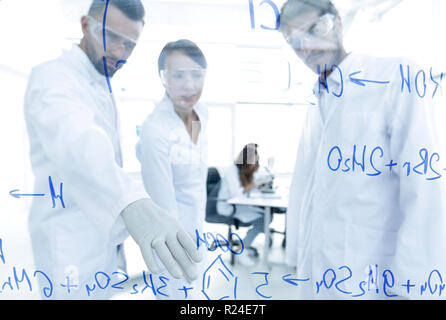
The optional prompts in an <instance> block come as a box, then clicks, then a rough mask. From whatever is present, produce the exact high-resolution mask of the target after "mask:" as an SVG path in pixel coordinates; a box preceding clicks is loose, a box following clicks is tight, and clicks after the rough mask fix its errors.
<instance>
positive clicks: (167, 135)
mask: <svg viewBox="0 0 446 320" xmlns="http://www.w3.org/2000/svg"><path fill="white" fill-rule="evenodd" d="M194 111H195V113H196V114H197V116H198V118H199V119H200V125H201V128H200V133H199V136H198V140H197V143H196V144H195V143H193V141H192V139H191V138H190V136H189V134H188V132H187V130H186V126H185V124H184V122H183V121H182V120H181V118H180V117H179V116H178V114H177V113H176V112H175V110H174V107H173V104H172V102H171V100H170V98H168V96H167V95H166V96H164V98H163V99H162V100H161V101H160V102H159V103H158V104H157V105H156V108H155V110H154V111H153V112H152V113H151V114H150V115H149V116H148V117H147V119H146V120H145V121H144V123H143V125H142V127H141V133H140V140H139V142H138V143H137V145H136V155H137V157H138V159H139V161H140V162H141V173H142V177H143V182H144V186H145V188H146V190H147V192H148V193H149V195H150V196H151V198H152V199H153V201H154V202H155V203H157V204H158V205H159V206H160V207H161V208H163V209H165V210H166V211H168V212H171V213H173V214H174V215H175V216H176V217H177V218H178V220H179V222H180V223H181V225H182V226H183V227H185V229H186V230H187V231H188V232H189V233H190V234H191V235H192V236H193V238H194V239H195V230H198V231H199V232H200V235H201V236H202V235H203V222H204V220H205V214H206V179H207V170H208V167H207V150H208V146H207V145H208V140H207V121H208V111H207V108H206V107H205V106H204V105H203V104H200V103H198V104H196V105H195V106H194ZM206 262H207V260H206V259H204V260H203V262H202V263H200V266H199V270H200V272H204V270H205V269H204V267H205V264H206ZM159 263H160V262H159ZM162 273H165V276H166V277H168V278H169V284H168V286H167V287H166V290H167V292H168V293H169V298H170V299H183V298H184V292H182V291H179V290H178V289H179V288H182V287H183V285H186V286H189V287H190V286H191V284H187V283H186V282H184V281H183V280H176V279H174V278H173V277H172V276H170V275H169V274H168V273H167V272H166V270H163V272H162ZM200 280H201V279H199V280H196V281H195V282H194V283H195V285H192V286H193V287H194V291H192V292H190V293H189V295H190V296H189V298H190V297H191V296H193V293H195V294H197V295H196V296H193V297H195V298H197V299H198V298H200V297H202V296H201V294H200V293H199V290H198V283H200ZM197 281H198V282H197Z"/></svg>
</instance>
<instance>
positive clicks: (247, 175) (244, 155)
mask: <svg viewBox="0 0 446 320" xmlns="http://www.w3.org/2000/svg"><path fill="white" fill-rule="evenodd" d="M257 147H258V145H257V143H248V144H247V145H245V146H244V147H243V150H242V151H241V152H240V153H239V155H238V156H237V159H236V160H235V165H236V166H237V168H238V171H239V176H240V182H241V184H242V186H243V187H246V186H247V185H248V184H250V183H251V182H252V181H253V180H254V172H256V171H257V170H258V169H259V154H258V152H257Z"/></svg>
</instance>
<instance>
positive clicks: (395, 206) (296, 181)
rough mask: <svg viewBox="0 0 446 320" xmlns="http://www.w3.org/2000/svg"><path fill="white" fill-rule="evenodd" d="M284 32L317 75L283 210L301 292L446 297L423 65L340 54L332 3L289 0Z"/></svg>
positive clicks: (444, 248) (441, 205) (441, 203)
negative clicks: (312, 98)
mask: <svg viewBox="0 0 446 320" xmlns="http://www.w3.org/2000/svg"><path fill="white" fill-rule="evenodd" d="M280 29H281V32H282V34H283V35H284V37H285V39H286V40H287V42H288V43H289V44H290V45H291V46H292V48H293V49H294V51H295V53H296V54H297V55H298V57H299V58H300V59H301V60H302V61H303V62H304V63H305V64H306V65H307V66H308V67H309V68H311V69H312V70H313V71H314V72H315V73H316V74H317V75H318V81H317V83H316V86H315V87H314V93H315V95H316V97H317V98H318V104H317V106H310V107H309V111H308V114H307V119H306V123H305V126H304V130H303V132H302V137H301V141H300V145H299V150H298V154H297V159H296V165H295V172H294V176H293V181H292V186H291V190H290V203H289V209H288V212H287V227H286V230H287V248H286V261H287V263H288V264H289V265H291V266H296V268H297V270H296V271H297V276H298V278H299V279H302V280H303V279H305V280H306V281H307V282H300V283H299V286H298V287H297V288H296V290H297V291H296V292H298V293H299V297H301V298H307V299H313V298H316V299H317V298H319V299H385V298H390V299H392V298H393V299H395V298H403V297H404V298H406V297H407V298H416V299H418V298H435V297H438V296H440V297H444V295H445V293H444V292H443V289H442V288H441V287H440V285H441V284H442V283H443V280H442V277H444V275H446V273H445V272H446V237H445V235H446V232H445V231H446V221H445V198H444V187H443V180H444V178H440V175H441V174H442V173H443V168H444V166H442V165H441V164H440V162H441V159H440V155H439V154H438V152H439V144H438V141H437V139H438V136H437V133H436V130H435V125H434V117H433V108H434V105H433V99H432V94H431V92H426V91H423V88H424V86H423V85H422V81H421V79H422V76H420V77H419V79H418V81H419V83H418V87H414V86H415V85H416V83H415V82H414V77H415V74H417V73H418V72H419V70H420V69H419V67H418V66H416V65H415V64H414V63H413V62H411V61H407V60H405V59H396V58H376V57H369V56H363V55H358V54H355V53H347V52H346V51H345V49H344V46H343V43H342V25H341V19H340V17H339V14H338V12H337V10H336V9H335V8H334V6H333V4H332V3H331V2H330V1H326V0H314V1H313V0H312V1H306V0H289V1H288V2H287V3H286V4H285V5H284V6H283V8H282V11H281V28H280ZM409 74H410V75H409ZM421 75H422V73H421ZM408 77H412V79H411V81H410V83H409V81H407V79H408ZM411 85H412V87H411V90H409V86H411ZM424 90H426V88H424ZM437 284H438V286H437Z"/></svg>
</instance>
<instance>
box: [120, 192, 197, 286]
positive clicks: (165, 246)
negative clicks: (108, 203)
mask: <svg viewBox="0 0 446 320" xmlns="http://www.w3.org/2000/svg"><path fill="white" fill-rule="evenodd" d="M121 216H122V218H123V220H124V223H125V226H126V227H127V230H128V232H129V233H130V235H131V236H132V238H133V239H134V240H135V241H136V243H137V244H138V245H139V248H140V250H141V253H142V256H143V258H144V261H145V263H146V265H147V267H148V268H149V271H150V272H152V273H158V272H159V266H158V264H157V262H156V261H155V258H154V255H153V251H152V248H153V249H155V252H156V254H157V255H158V258H159V259H160V260H161V262H162V263H163V264H164V266H165V267H166V268H167V271H169V273H170V274H171V275H172V276H173V277H175V278H178V279H179V278H181V277H182V276H183V273H184V276H185V277H186V279H188V280H189V281H190V280H194V279H196V278H197V277H198V271H197V267H196V265H195V263H194V262H193V261H195V262H200V261H201V260H202V255H201V253H200V252H199V251H198V250H197V246H196V243H195V242H194V240H193V239H192V237H191V236H190V235H189V234H188V233H187V232H186V230H185V229H184V228H183V227H182V226H181V225H180V223H179V222H178V221H177V219H176V218H175V217H174V216H172V215H171V214H169V213H168V212H166V211H164V210H163V209H161V208H160V207H159V206H157V205H156V204H155V203H154V202H153V201H152V200H150V199H140V200H137V201H135V202H133V203H131V204H130V205H129V206H127V207H126V208H125V209H124V210H123V211H122V213H121ZM192 260H193V261H192Z"/></svg>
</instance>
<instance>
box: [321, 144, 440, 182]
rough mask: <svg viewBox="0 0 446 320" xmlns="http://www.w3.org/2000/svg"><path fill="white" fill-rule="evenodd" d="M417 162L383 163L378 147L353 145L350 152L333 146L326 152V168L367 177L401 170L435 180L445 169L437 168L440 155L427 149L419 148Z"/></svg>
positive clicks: (380, 149) (381, 150) (382, 152)
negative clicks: (360, 173) (357, 173)
mask: <svg viewBox="0 0 446 320" xmlns="http://www.w3.org/2000/svg"><path fill="white" fill-rule="evenodd" d="M418 157H419V160H418V161H416V162H413V161H406V160H407V159H404V160H403V161H404V162H403V161H399V162H396V161H394V160H393V159H390V160H387V161H383V160H382V159H383V158H385V154H384V150H383V148H382V147H380V146H376V147H374V148H370V147H369V148H367V146H365V145H364V146H362V147H357V146H356V145H353V149H352V151H350V150H348V151H346V150H344V151H343V150H341V148H340V147H339V146H333V147H332V148H331V149H330V151H329V152H328V156H327V167H328V169H330V170H331V171H333V172H341V173H349V172H350V173H351V172H355V171H356V172H358V171H359V172H362V173H364V174H365V175H367V176H379V175H381V174H383V173H386V172H392V171H395V170H398V168H400V169H403V173H404V174H405V175H406V176H410V175H413V174H417V175H420V176H424V177H425V179H426V180H428V181H431V180H437V179H440V178H441V177H442V175H441V173H440V172H441V171H445V170H446V168H438V166H437V164H438V163H439V162H440V155H439V154H438V153H437V152H431V151H429V150H428V149H427V148H421V149H420V150H419V152H418Z"/></svg>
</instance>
